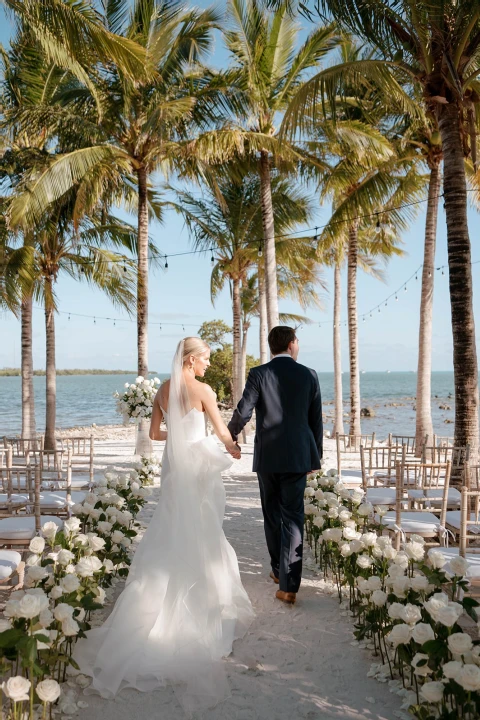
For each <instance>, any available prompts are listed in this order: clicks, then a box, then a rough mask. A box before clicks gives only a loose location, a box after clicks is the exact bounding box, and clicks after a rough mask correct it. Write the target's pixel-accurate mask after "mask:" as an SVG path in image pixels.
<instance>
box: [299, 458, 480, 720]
mask: <svg viewBox="0 0 480 720" xmlns="http://www.w3.org/2000/svg"><path fill="white" fill-rule="evenodd" d="M387 509H388V508H386V507H384V506H376V507H372V505H371V504H369V503H367V502H365V501H364V493H363V491H362V490H350V489H348V488H346V487H345V486H344V485H343V484H342V482H341V481H340V480H339V478H338V477H337V473H336V470H330V471H329V472H328V473H326V474H324V473H322V472H321V473H318V474H316V475H314V476H310V477H309V479H308V481H307V488H306V490H305V524H306V536H307V541H308V542H309V544H310V546H311V547H312V550H313V551H314V553H315V562H316V564H317V567H318V568H319V569H320V570H321V571H323V573H324V575H325V577H326V578H330V579H331V580H332V581H333V582H334V584H335V586H336V589H337V592H338V594H339V596H340V600H341V601H342V602H343V604H344V607H345V608H346V609H347V612H348V613H349V614H350V615H351V616H352V617H353V618H354V622H355V636H356V638H357V640H358V641H361V642H362V643H366V647H368V648H371V649H373V650H374V651H375V653H376V655H377V656H378V658H379V660H380V662H379V663H378V664H376V665H374V666H372V670H371V672H370V673H369V675H371V676H376V677H378V678H379V679H380V680H382V681H383V682H386V681H389V683H390V687H391V689H392V691H396V692H398V694H399V695H401V696H402V697H403V704H402V708H403V709H408V710H409V711H410V713H412V714H413V715H414V716H415V717H417V718H419V719H420V720H433V719H434V718H441V719H442V720H452V719H453V718H457V717H461V718H467V719H468V720H473V719H474V718H478V717H479V716H480V640H472V638H471V636H470V635H469V634H468V633H467V632H465V631H464V630H463V629H462V626H461V625H460V624H459V621H460V620H461V619H462V618H464V619H465V617H466V616H467V615H468V616H470V618H471V619H472V620H473V621H474V622H475V623H478V618H477V611H476V608H477V607H478V605H479V603H478V602H477V601H476V600H474V599H473V598H471V597H468V596H465V591H466V590H468V586H469V583H468V581H467V580H466V578H465V575H466V572H467V563H466V561H465V560H464V559H463V558H462V557H455V558H453V559H451V560H450V561H449V563H448V564H447V559H446V557H445V556H444V554H443V553H442V551H441V548H438V549H437V548H432V549H430V550H428V551H427V549H426V548H425V545H424V540H423V538H422V537H420V536H416V535H413V536H412V537H411V539H410V540H409V541H408V542H405V543H403V549H402V550H399V551H397V550H396V549H395V547H393V545H392V540H391V538H390V537H389V536H388V535H384V534H383V528H382V524H381V522H382V517H383V516H384V515H385V513H386V512H387ZM477 634H478V633H477Z"/></svg>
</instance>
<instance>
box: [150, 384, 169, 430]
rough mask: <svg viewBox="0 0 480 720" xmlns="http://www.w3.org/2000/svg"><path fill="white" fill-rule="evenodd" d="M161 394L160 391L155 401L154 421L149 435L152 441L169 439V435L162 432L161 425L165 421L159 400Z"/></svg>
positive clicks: (151, 423) (152, 420) (151, 422)
mask: <svg viewBox="0 0 480 720" xmlns="http://www.w3.org/2000/svg"><path fill="white" fill-rule="evenodd" d="M159 392H160V390H159V391H158V392H157V394H156V395H155V399H154V401H153V410H152V419H151V421H150V432H149V433H148V434H149V437H150V440H166V439H167V433H166V432H165V430H160V423H161V422H162V420H163V413H162V408H161V407H160V402H159V399H158V397H159Z"/></svg>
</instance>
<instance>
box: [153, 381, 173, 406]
mask: <svg viewBox="0 0 480 720" xmlns="http://www.w3.org/2000/svg"><path fill="white" fill-rule="evenodd" d="M169 393H170V380H165V382H163V383H162V384H161V385H160V387H159V388H158V390H157V396H156V397H157V400H158V402H159V404H160V405H163V407H164V408H165V409H166V407H167V405H168V395H169Z"/></svg>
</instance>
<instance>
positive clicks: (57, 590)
mask: <svg viewBox="0 0 480 720" xmlns="http://www.w3.org/2000/svg"><path fill="white" fill-rule="evenodd" d="M62 595H63V590H62V588H61V587H59V586H58V585H55V587H53V588H52V589H51V590H50V597H51V598H52V600H58V598H61V597H62Z"/></svg>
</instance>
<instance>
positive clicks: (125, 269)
mask: <svg viewBox="0 0 480 720" xmlns="http://www.w3.org/2000/svg"><path fill="white" fill-rule="evenodd" d="M123 272H127V266H126V265H125V263H123Z"/></svg>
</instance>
